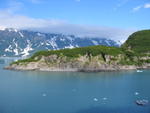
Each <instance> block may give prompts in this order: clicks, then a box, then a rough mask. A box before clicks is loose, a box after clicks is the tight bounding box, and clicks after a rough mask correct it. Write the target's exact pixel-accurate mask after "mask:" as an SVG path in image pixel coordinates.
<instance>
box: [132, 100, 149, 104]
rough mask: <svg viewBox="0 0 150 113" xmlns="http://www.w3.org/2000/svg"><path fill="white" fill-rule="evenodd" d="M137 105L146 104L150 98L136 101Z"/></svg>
mask: <svg viewBox="0 0 150 113" xmlns="http://www.w3.org/2000/svg"><path fill="white" fill-rule="evenodd" d="M135 102H136V104H137V105H140V106H144V105H147V104H148V103H149V101H148V100H144V99H143V100H136V101H135Z"/></svg>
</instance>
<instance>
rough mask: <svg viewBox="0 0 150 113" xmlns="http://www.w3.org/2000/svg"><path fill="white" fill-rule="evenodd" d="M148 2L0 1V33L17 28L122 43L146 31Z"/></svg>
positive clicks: (149, 25) (143, 0)
mask: <svg viewBox="0 0 150 113" xmlns="http://www.w3.org/2000/svg"><path fill="white" fill-rule="evenodd" d="M149 20H150V0H0V29H3V28H6V27H9V28H18V29H30V30H36V31H41V32H54V33H66V34H75V35H79V36H83V37H84V36H87V37H101V38H111V39H114V40H120V41H124V40H126V39H127V37H128V36H129V35H130V34H131V33H133V32H135V31H137V30H143V29H150V21H149Z"/></svg>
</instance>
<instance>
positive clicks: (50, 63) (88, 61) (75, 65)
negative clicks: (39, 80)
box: [5, 55, 150, 72]
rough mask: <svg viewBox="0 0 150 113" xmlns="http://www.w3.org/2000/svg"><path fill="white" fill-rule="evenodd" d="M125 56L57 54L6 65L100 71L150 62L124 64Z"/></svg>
mask: <svg viewBox="0 0 150 113" xmlns="http://www.w3.org/2000/svg"><path fill="white" fill-rule="evenodd" d="M123 57H124V56H122V55H118V56H110V55H108V56H105V58H106V59H105V61H104V60H103V58H102V56H101V55H98V56H92V57H90V58H89V56H87V55H85V56H80V57H78V58H73V59H71V58H68V57H58V56H57V55H51V56H48V57H44V56H43V57H42V58H41V59H40V60H39V61H36V62H22V63H18V64H11V65H10V66H7V67H5V69H9V70H30V71H34V70H38V71H82V72H100V71H121V70H136V69H148V68H150V64H144V65H141V66H136V65H122V64H120V61H121V60H122V59H123Z"/></svg>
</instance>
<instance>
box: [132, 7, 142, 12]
mask: <svg viewBox="0 0 150 113" xmlns="http://www.w3.org/2000/svg"><path fill="white" fill-rule="evenodd" d="M141 8H142V6H137V7H134V8H133V9H132V11H133V12H136V11H139V10H140V9H141Z"/></svg>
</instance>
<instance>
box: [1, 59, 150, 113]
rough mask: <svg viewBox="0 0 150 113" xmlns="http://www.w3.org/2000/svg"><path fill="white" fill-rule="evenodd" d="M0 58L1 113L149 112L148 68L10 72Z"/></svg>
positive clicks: (6, 62) (4, 60)
mask: <svg viewBox="0 0 150 113" xmlns="http://www.w3.org/2000/svg"><path fill="white" fill-rule="evenodd" d="M13 60H14V59H11V58H0V113H150V104H148V105H146V106H138V105H136V103H135V101H136V100H139V99H146V100H149V101H150V71H149V70H143V72H139V73H138V72H137V71H123V72H97V73H92V72H91V73H84V72H38V71H10V70H4V69H3V67H4V66H6V65H8V64H9V63H10V62H11V61H13Z"/></svg>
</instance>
